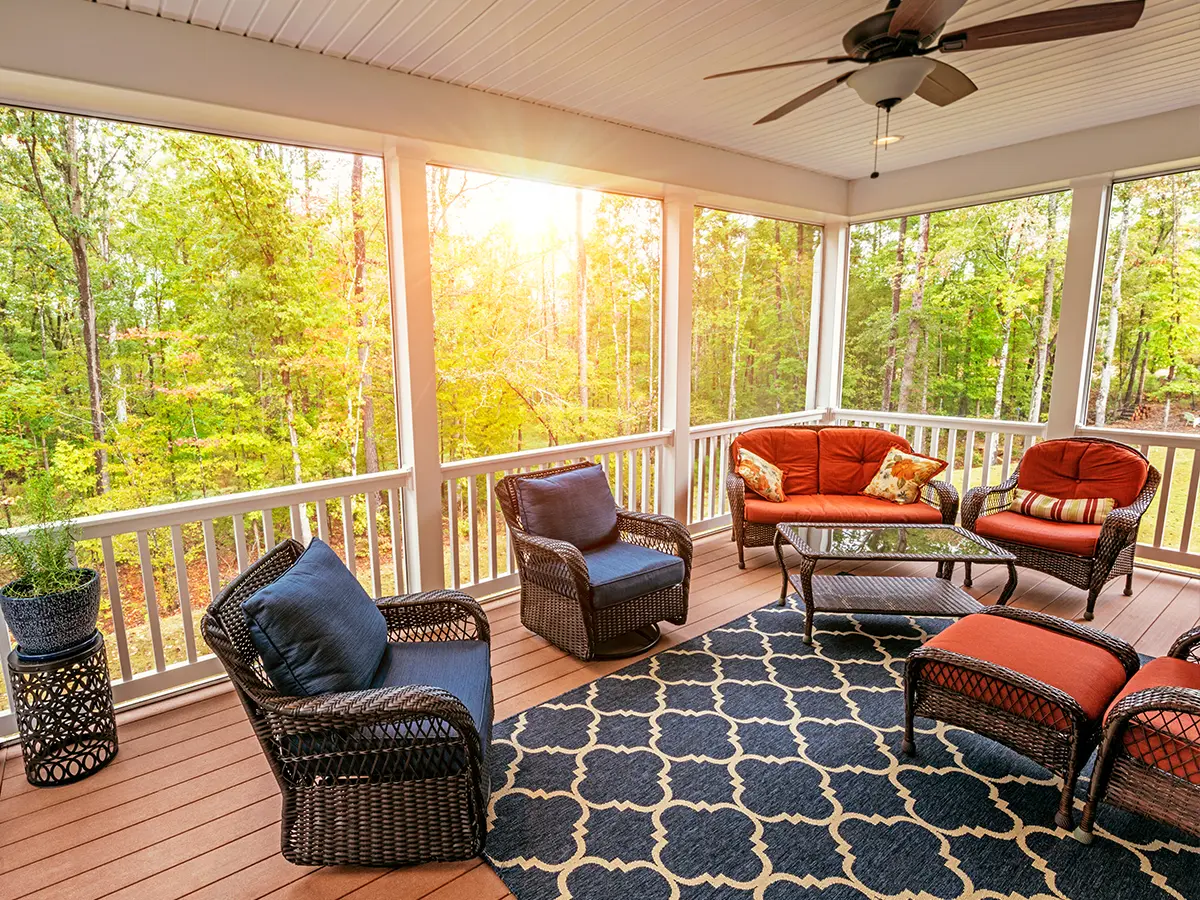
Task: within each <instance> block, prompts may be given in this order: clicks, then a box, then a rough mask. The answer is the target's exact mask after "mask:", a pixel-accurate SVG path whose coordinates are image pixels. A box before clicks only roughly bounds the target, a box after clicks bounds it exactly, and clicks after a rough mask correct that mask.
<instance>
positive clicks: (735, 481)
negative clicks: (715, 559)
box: [725, 425, 958, 569]
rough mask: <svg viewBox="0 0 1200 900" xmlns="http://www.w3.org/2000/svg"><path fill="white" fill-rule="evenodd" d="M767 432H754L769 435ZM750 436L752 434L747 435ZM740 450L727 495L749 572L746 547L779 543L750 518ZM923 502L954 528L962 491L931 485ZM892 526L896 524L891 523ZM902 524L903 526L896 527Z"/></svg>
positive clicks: (733, 452)
mask: <svg viewBox="0 0 1200 900" xmlns="http://www.w3.org/2000/svg"><path fill="white" fill-rule="evenodd" d="M831 427H833V428H840V427H841V426H830V425H772V426H770V429H772V430H777V431H795V432H810V433H813V434H817V433H819V432H821V431H822V430H824V429H826V428H831ZM766 430H767V429H765V428H764V429H752V431H766ZM745 433H749V432H745ZM737 452H738V447H737V446H736V445H735V444H734V442H733V441H730V445H729V462H728V468H727V473H726V475H725V494H726V496H727V497H728V499H729V515H730V519H731V520H732V525H733V540H734V541H735V542H736V543H737V547H738V568H739V569H744V568H746V558H745V548H746V547H770V546H772V545H773V544H774V543H775V524H774V523H771V524H765V523H761V522H751V521H750V520H748V519H747V518H746V482H745V480H744V479H743V478H742V476H741V475H738V474H737V465H738V458H737ZM920 502H922V503H924V504H926V505H928V506H932V507H933V508H934V509H935V510H937V511H938V513H939V514H940V515H941V518H942V523H943V524H945V525H953V524H954V522H955V520H956V519H957V518H958V491H956V490H955V489H954V486H953V485H951V484H950V483H948V482H945V481H931V482H929V484H927V485H925V487H924V488H922V489H921V500H920ZM887 524H892V523H887ZM895 524H902V523H895Z"/></svg>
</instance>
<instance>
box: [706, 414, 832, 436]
mask: <svg viewBox="0 0 1200 900" xmlns="http://www.w3.org/2000/svg"><path fill="white" fill-rule="evenodd" d="M824 416H825V410H823V409H806V410H802V411H800V412H795V413H779V414H777V415H772V416H757V417H756V418H753V419H734V420H732V421H729V422H713V423H712V424H711V425H693V426H692V427H691V428H690V429H688V430H689V433H690V434H691V436H692V438H693V439H695V438H698V437H711V436H712V435H714V434H731V433H733V432H735V431H746V430H747V429H750V428H762V427H763V426H767V425H796V424H802V423H805V422H819V421H820V420H821V419H822V418H824Z"/></svg>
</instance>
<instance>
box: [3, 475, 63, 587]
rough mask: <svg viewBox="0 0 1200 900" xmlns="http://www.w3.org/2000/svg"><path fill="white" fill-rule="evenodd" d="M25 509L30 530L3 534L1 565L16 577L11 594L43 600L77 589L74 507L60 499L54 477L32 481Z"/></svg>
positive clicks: (29, 484) (26, 492)
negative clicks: (45, 596) (46, 596)
mask: <svg viewBox="0 0 1200 900" xmlns="http://www.w3.org/2000/svg"><path fill="white" fill-rule="evenodd" d="M22 507H23V508H24V513H25V518H26V519H27V520H28V524H29V525H30V526H31V527H30V528H28V529H27V530H26V531H25V532H24V533H23V534H21V535H16V534H12V533H7V534H0V562H2V563H3V564H4V567H5V568H7V569H11V570H12V572H13V574H14V576H15V578H16V580H15V581H14V582H13V584H12V585H11V586H10V587H9V588H8V589H7V593H8V595H9V596H10V597H40V596H44V595H46V594H54V593H57V592H59V591H64V590H70V589H71V588H74V587H78V585H79V570H78V569H77V568H76V567H75V566H74V564H73V563H72V561H71V548H72V547H73V546H74V543H75V527H74V523H73V522H72V511H73V509H72V504H71V502H70V501H69V500H66V499H64V498H62V497H60V495H59V492H58V486H57V484H56V483H55V480H54V478H53V477H52V476H50V475H42V476H40V477H37V478H31V479H30V480H29V481H28V483H26V485H25V497H24V502H23V503H22Z"/></svg>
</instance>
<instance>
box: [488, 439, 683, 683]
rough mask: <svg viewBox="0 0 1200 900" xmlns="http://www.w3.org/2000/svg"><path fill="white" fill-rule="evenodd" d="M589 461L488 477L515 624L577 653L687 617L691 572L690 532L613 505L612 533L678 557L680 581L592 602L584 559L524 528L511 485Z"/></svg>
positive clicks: (591, 652) (587, 655)
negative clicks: (508, 545) (514, 593)
mask: <svg viewBox="0 0 1200 900" xmlns="http://www.w3.org/2000/svg"><path fill="white" fill-rule="evenodd" d="M590 465H594V464H593V463H589V462H583V463H575V464H574V465H569V466H558V467H556V468H552V469H542V470H540V471H537V472H524V473H521V474H519V475H508V476H506V477H505V478H502V479H501V480H500V481H499V482H498V483H497V484H496V499H497V500H498V501H499V503H500V509H501V511H502V512H503V513H504V521H505V522H506V523H507V524H508V534H509V540H510V541H512V548H513V553H514V555H515V556H516V559H517V571H518V573H519V575H520V578H521V624H522V625H524V626H525V627H526V628H528V629H529V630H530V631H532V632H534V633H535V634H539V635H541V636H542V637H544V638H545V639H546V640H548V641H549V642H550V643H552V644H554V646H556V647H559V648H561V649H562V650H565V651H566V652H567V653H570V654H571V655H572V656H575V657H578V658H579V659H583V660H590V659H594V658H595V657H596V655H597V653H598V648H599V647H600V645H601V644H603V643H604V642H606V641H611V640H612V639H614V638H619V637H621V636H622V635H626V634H628V633H629V632H632V631H635V630H637V629H642V628H646V627H647V626H655V625H657V623H659V622H664V621H665V622H671V623H672V624H675V625H682V624H683V623H684V622H686V621H687V613H688V589H689V585H690V583H691V577H692V537H691V535H690V534H689V533H688V530H687V529H686V528H685V527H684V526H683V525H681V524H680V523H679V522H677V521H675V520H674V519H672V518H669V517H667V516H657V515H652V514H650V513H638V512H631V511H630V510H627V509H618V510H617V530H618V531H619V533H620V539H621V540H623V541H628V542H629V543H631V544H638V545H640V546H642V547H649V548H650V549H652V550H659V551H661V552H663V553H668V554H670V555H671V556H678V557H679V558H680V559H682V560H683V581H681V582H680V583H679V584H677V585H674V586H673V587H669V588H666V589H665V590H660V591H655V592H654V593H651V594H646V595H644V596H642V597H637V598H635V599H633V600H627V601H625V602H624V603H618V604H615V605H614V606H609V607H605V608H603V609H597V608H596V607H595V606H594V605H593V603H592V599H593V595H592V586H591V584H590V583H589V581H588V569H587V563H585V562H584V559H583V554H582V553H580V552H579V550H578V548H576V547H574V546H572V545H571V544H568V543H566V542H565V541H556V540H553V539H551V538H545V537H540V536H538V535H536V534H531V533H529V532H528V531H525V528H524V522H523V521H522V518H521V509H520V504H519V503H518V502H517V485H518V484H519V483H520V482H521V481H522V480H525V479H530V478H546V477H548V476H550V475H557V474H559V473H561V472H570V471H572V470H573V469H579V468H583V467H585V466H590Z"/></svg>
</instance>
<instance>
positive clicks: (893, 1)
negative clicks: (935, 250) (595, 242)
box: [705, 0, 1146, 177]
mask: <svg viewBox="0 0 1200 900" xmlns="http://www.w3.org/2000/svg"><path fill="white" fill-rule="evenodd" d="M966 2H967V0H888V5H887V9H885V10H884V11H883V12H880V13H876V14H875V15H873V16H869V17H867V18H866V19H863V20H862V21H861V22H859V23H858V24H857V25H854V26H852V27H851V28H850V30H849V31H847V32H846V34H845V36H844V37H843V38H842V46H843V47H844V48H845V50H846V55H844V56H826V57H819V58H817V59H794V60H791V61H789V62H781V63H772V64H770V65H765V66H752V67H751V68H748V69H735V70H733V71H732V72H719V73H717V74H716V75H709V76H708V78H706V79H705V80H706V81H707V80H709V79H712V78H727V77H728V76H730V75H745V74H749V73H751V72H767V71H771V70H774V69H786V68H790V67H792V66H804V65H811V64H814V63H829V64H834V63H853V64H855V65H858V66H861V67H862V68H859V69H856V70H855V71H852V72H844V73H842V74H841V75H838V76H837V77H836V78H831V79H829V80H828V81H826V82H824V83H822V84H819V85H817V86H816V87H815V88H812V89H811V90H808V91H805V92H804V93H803V94H801V95H800V96H799V97H795V98H793V99H791V100H789V101H788V102H787V103H785V104H783V105H782V106H780V107H779V108H778V109H774V110H772V111H771V112H769V113H767V114H766V115H765V116H763V117H762V118H761V119H759V120H758V121H757V122H755V123H754V124H755V125H762V124H765V123H767V122H774V121H776V120H777V119H781V118H783V117H784V116H786V115H787V114H788V113H791V112H795V111H796V110H797V109H799V108H800V107H802V106H804V104H806V103H809V102H811V101H813V100H815V99H817V98H818V97H820V96H821V95H822V94H825V93H827V92H828V91H831V90H833V89H834V88H835V87H837V86H838V85H839V84H842V83H843V82H846V83H848V84H849V85H850V87H852V88H854V90H855V91H856V92H857V93H858V95H859V97H861V98H862V99H863V101H864V102H866V103H869V104H871V105H872V106H875V107H878V108H879V109H881V110H884V111H887V112H890V111H891V109H892V108H893V107H894V106H896V104H898V103H899V102H900V101H901V100H904V99H906V98H907V97H911V96H912V95H913V94H916V95H917V96H918V97H920V98H921V99H923V100H928V101H929V102H930V103H933V104H936V105H937V106H947V105H949V104H951V103H954V102H955V101H956V100H961V99H962V98H963V97H966V96H968V95H970V94H973V93H974V92H975V91H976V90H977V88H976V85H975V82H973V81H972V80H971V79H970V78H968V77H967V76H966V75H965V74H964V73H962V72H960V71H959V70H958V69H956V68H954V66H951V65H948V64H947V63H944V62H942V61H941V60H939V59H931V58H930V54H933V53H935V52H941V53H960V52H963V51H965V50H990V49H992V48H995V47H1013V46H1017V45H1020V44H1038V43H1042V42H1043V41H1058V40H1063V39H1064V38H1073V37H1084V36H1086V35H1092V34H1103V33H1105V32H1109V31H1121V30H1123V29H1126V28H1132V27H1133V26H1134V25H1136V24H1137V22H1138V19H1140V18H1141V15H1142V10H1143V9H1144V8H1145V5H1146V3H1145V0H1117V2H1111V3H1095V4H1089V5H1086V6H1071V7H1067V8H1065V9H1054V10H1049V11H1047V12H1040V13H1031V14H1029V15H1024V16H1015V17H1013V18H1010V19H1000V20H998V21H995V22H986V23H984V24H982V25H973V26H971V27H970V28H964V29H960V30H957V31H953V30H952V31H949V32H946V31H944V29H945V27H946V23H947V22H948V21H949V20H950V18H951V17H952V16H953V15H954V14H955V13H957V12H958V11H959V10H960V9H962V7H963V6H964V5H965V4H966ZM876 140H878V135H876ZM875 175H878V173H877V172H876V173H874V174H873V175H872V177H875Z"/></svg>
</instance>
